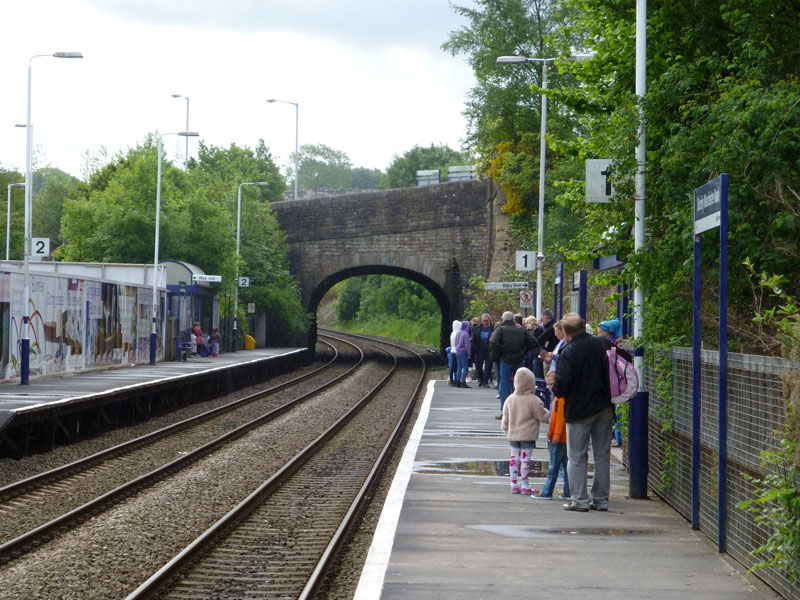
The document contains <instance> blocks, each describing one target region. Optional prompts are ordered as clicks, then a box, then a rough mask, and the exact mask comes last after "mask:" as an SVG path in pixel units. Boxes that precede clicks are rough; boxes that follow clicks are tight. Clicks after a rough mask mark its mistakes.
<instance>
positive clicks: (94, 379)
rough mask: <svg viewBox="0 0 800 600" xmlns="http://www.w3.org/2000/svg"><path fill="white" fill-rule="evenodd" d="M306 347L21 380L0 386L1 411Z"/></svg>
mask: <svg viewBox="0 0 800 600" xmlns="http://www.w3.org/2000/svg"><path fill="white" fill-rule="evenodd" d="M300 351H305V348H256V349H254V350H240V351H238V352H227V353H225V354H220V355H219V357H218V358H213V357H210V356H209V357H205V358H200V357H190V358H188V359H187V360H186V361H165V362H159V363H156V364H155V365H149V364H146V365H142V364H139V365H133V364H131V365H123V366H113V367H107V368H101V369H93V370H90V371H80V372H73V373H59V374H55V375H43V376H41V377H32V378H31V379H30V382H29V384H28V385H20V383H19V381H3V382H2V383H0V411H8V412H13V413H17V414H19V413H24V412H31V411H36V410H38V409H41V408H42V407H43V406H46V405H52V404H61V405H63V404H69V403H72V402H78V401H80V400H81V399H82V398H86V397H87V396H93V395H96V394H100V393H104V394H108V393H112V392H116V391H120V390H124V389H130V388H131V387H132V386H137V385H143V384H152V383H155V382H159V381H164V380H167V379H174V378H181V377H185V376H187V375H193V374H196V373H200V372H205V371H210V370H212V369H218V368H227V367H230V366H233V365H238V364H244V363H247V362H252V361H259V360H263V359H265V358H269V357H273V356H282V355H285V354H290V353H293V352H300Z"/></svg>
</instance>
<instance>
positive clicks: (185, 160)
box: [172, 94, 189, 171]
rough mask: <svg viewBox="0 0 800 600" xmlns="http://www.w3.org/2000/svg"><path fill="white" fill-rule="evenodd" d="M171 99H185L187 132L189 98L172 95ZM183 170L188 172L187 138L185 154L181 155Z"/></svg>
mask: <svg viewBox="0 0 800 600" xmlns="http://www.w3.org/2000/svg"><path fill="white" fill-rule="evenodd" d="M172 97H173V98H186V131H189V96H182V95H180V94H172ZM183 170H184V171H188V170H189V136H187V137H186V152H185V154H184V155H183Z"/></svg>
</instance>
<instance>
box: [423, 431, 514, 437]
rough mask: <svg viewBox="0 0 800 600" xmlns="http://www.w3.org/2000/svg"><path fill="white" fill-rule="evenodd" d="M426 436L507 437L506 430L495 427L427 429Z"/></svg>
mask: <svg viewBox="0 0 800 600" xmlns="http://www.w3.org/2000/svg"><path fill="white" fill-rule="evenodd" d="M425 435H426V436H442V437H465V438H474V437H488V438H500V437H501V438H505V437H506V432H505V431H499V430H494V429H428V430H426V431H425Z"/></svg>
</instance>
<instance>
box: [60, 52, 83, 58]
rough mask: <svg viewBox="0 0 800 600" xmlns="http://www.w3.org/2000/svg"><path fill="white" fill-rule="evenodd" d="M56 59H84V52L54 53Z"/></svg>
mask: <svg viewBox="0 0 800 600" xmlns="http://www.w3.org/2000/svg"><path fill="white" fill-rule="evenodd" d="M53 56H54V57H55V58H83V53H82V52H53Z"/></svg>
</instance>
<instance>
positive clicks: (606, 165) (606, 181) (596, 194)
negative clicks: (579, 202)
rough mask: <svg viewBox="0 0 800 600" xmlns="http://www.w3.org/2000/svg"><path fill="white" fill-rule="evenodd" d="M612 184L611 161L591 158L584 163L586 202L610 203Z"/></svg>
mask: <svg viewBox="0 0 800 600" xmlns="http://www.w3.org/2000/svg"><path fill="white" fill-rule="evenodd" d="M613 195H614V183H613V179H612V177H611V160H610V159H608V158H598V159H595V158H591V159H588V160H587V161H586V202H611V196H613Z"/></svg>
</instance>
